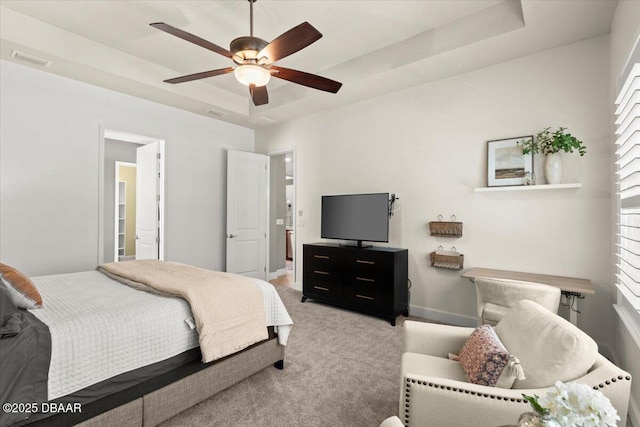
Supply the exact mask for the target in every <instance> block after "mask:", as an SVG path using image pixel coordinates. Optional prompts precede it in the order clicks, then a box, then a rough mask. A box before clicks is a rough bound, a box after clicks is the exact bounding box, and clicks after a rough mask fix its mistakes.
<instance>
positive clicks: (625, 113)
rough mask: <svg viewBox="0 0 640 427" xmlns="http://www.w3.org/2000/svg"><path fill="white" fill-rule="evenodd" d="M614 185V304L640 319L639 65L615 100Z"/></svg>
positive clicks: (634, 66)
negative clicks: (615, 297)
mask: <svg viewBox="0 0 640 427" xmlns="http://www.w3.org/2000/svg"><path fill="white" fill-rule="evenodd" d="M616 106H617V108H616V122H615V124H616V136H617V140H616V145H617V151H616V155H617V161H616V168H615V169H616V175H617V180H616V181H617V184H618V197H619V203H618V239H617V240H618V243H617V250H616V255H617V263H616V266H617V273H616V277H617V278H618V280H617V283H616V286H617V288H618V305H619V306H620V307H621V308H622V309H624V310H625V312H627V313H628V314H629V315H631V316H632V317H633V318H635V319H636V321H637V319H640V63H636V64H634V65H633V67H632V68H631V70H630V72H629V76H628V77H627V79H626V80H625V82H624V84H623V85H622V88H621V89H620V92H619V94H618V97H617V99H616Z"/></svg>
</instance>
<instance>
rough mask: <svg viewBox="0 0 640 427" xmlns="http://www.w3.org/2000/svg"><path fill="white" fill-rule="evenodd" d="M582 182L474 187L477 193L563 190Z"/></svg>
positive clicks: (577, 185) (575, 186) (576, 186)
mask: <svg viewBox="0 0 640 427" xmlns="http://www.w3.org/2000/svg"><path fill="white" fill-rule="evenodd" d="M580 187H582V184H581V183H579V182H573V183H570V184H542V185H512V186H509V187H480V188H474V189H473V191H474V192H476V193H484V192H494V191H528V190H562V189H566V188H580Z"/></svg>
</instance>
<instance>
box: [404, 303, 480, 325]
mask: <svg viewBox="0 0 640 427" xmlns="http://www.w3.org/2000/svg"><path fill="white" fill-rule="evenodd" d="M409 314H410V315H412V316H417V317H424V318H425V319H429V320H435V321H437V322H441V323H446V324H449V325H456V326H466V327H471V328H475V327H476V326H478V319H477V318H475V317H471V316H463V315H461V314H453V313H448V312H446V311H440V310H434V309H432V308H425V307H418V306H415V305H412V306H410V307H409Z"/></svg>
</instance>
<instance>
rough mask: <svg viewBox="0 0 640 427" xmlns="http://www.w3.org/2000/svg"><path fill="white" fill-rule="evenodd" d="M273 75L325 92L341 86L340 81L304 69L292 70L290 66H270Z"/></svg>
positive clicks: (333, 90) (332, 91) (336, 89)
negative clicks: (306, 71)
mask: <svg viewBox="0 0 640 427" xmlns="http://www.w3.org/2000/svg"><path fill="white" fill-rule="evenodd" d="M271 70H272V71H273V70H275V71H276V72H275V73H272V75H273V77H277V78H279V79H283V80H287V81H290V82H293V83H297V84H299V85H303V86H307V87H310V88H313V89H318V90H324V91H325V92H331V93H336V92H338V91H339V90H340V88H341V87H342V83H340V82H337V81H335V80H331V79H327V78H326V77H321V76H317V75H315V74H309V73H305V72H304V71H298V70H292V69H290V68H283V67H276V66H275V65H272V66H271Z"/></svg>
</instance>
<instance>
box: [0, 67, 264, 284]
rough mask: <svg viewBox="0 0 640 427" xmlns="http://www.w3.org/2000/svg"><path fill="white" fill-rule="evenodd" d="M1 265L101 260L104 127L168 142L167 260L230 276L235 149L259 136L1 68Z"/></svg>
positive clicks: (51, 269) (76, 267)
mask: <svg viewBox="0 0 640 427" xmlns="http://www.w3.org/2000/svg"><path fill="white" fill-rule="evenodd" d="M0 92H1V93H2V96H1V97H0V259H1V260H2V262H3V263H7V264H11V265H14V266H15V267H17V268H18V269H20V270H22V271H24V272H25V273H26V274H29V275H40V274H52V273H62V272H71V271H83V270H91V269H93V268H95V267H96V263H97V258H98V255H97V254H98V232H99V230H98V146H99V139H100V126H101V125H102V126H105V127H107V128H109V129H114V130H120V131H128V132H131V133H135V134H140V135H146V136H153V137H158V138H161V139H164V140H166V145H165V152H166V175H165V177H166V242H165V243H166V259H167V260H170V261H181V262H188V263H190V264H194V265H197V266H201V267H206V268H219V269H224V261H225V260H224V253H225V250H224V243H225V239H224V234H225V222H224V221H225V208H224V206H225V198H226V190H225V181H226V180H225V164H226V160H225V159H226V155H225V149H226V148H234V149H239V150H247V151H253V147H254V145H253V130H251V129H247V128H242V127H239V126H236V125H231V124H228V123H224V122H221V121H217V120H215V119H209V118H207V117H203V116H199V115H196V114H193V113H189V112H185V111H182V110H178V109H175V108H171V107H167V106H164V105H161V104H156V103H153V102H149V101H146V100H142V99H139V98H134V97H131V96H128V95H124V94H121V93H118V92H113V91H110V90H106V89H102V88H99V87H95V86H91V85H88V84H84V83H80V82H77V81H74V80H69V79H66V78H62V77H58V76H55V75H52V74H49V73H45V72H42V71H39V70H34V69H31V68H27V67H23V66H19V65H16V64H14V63H9V62H6V61H2V62H1V64H0Z"/></svg>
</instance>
